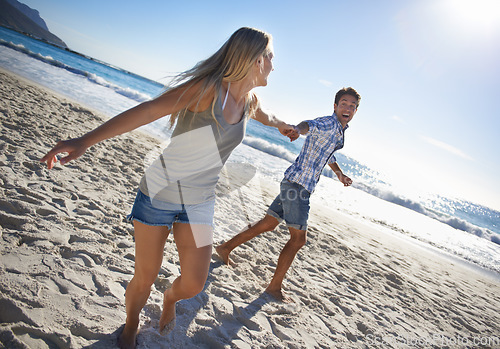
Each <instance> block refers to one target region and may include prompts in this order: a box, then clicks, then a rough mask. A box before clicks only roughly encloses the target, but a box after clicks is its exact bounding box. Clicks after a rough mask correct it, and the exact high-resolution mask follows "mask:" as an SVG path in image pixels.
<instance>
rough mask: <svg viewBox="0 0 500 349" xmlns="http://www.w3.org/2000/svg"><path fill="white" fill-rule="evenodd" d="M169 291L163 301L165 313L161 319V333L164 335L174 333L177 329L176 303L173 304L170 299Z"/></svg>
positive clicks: (163, 312)
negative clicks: (175, 328)
mask: <svg viewBox="0 0 500 349" xmlns="http://www.w3.org/2000/svg"><path fill="white" fill-rule="evenodd" d="M168 291H169V290H167V291H165V295H164V300H163V311H162V313H161V318H160V328H159V332H160V333H161V334H162V335H166V334H167V333H169V332H170V331H172V330H173V329H174V327H175V304H176V302H171V301H169V299H168Z"/></svg>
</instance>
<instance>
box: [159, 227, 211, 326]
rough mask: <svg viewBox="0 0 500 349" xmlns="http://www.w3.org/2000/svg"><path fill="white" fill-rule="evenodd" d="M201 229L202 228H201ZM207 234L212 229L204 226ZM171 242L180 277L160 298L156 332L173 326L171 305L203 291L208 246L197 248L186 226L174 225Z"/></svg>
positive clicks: (173, 317)
mask: <svg viewBox="0 0 500 349" xmlns="http://www.w3.org/2000/svg"><path fill="white" fill-rule="evenodd" d="M202 228H203V227H202ZM205 229H206V230H207V234H212V228H211V227H209V226H206V228H205ZM173 230H174V239H175V243H176V245H177V251H178V253H179V262H180V265H181V275H180V276H179V277H178V278H177V279H175V281H174V282H173V283H172V287H171V288H169V289H168V290H166V291H165V294H164V298H163V313H162V316H161V319H160V331H163V330H164V329H165V328H166V327H167V326H168V327H169V329H171V326H169V325H170V324H171V323H173V320H174V319H175V304H176V303H177V301H179V300H181V299H187V298H191V297H194V296H196V295H197V294H198V293H200V292H201V291H202V290H203V287H204V286H205V282H206V280H207V276H208V270H209V266H210V260H211V257H212V245H206V246H202V247H199V248H198V247H197V246H196V242H195V240H194V237H193V233H192V230H191V226H190V224H186V223H176V224H174V228H173Z"/></svg>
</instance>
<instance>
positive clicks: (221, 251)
mask: <svg viewBox="0 0 500 349" xmlns="http://www.w3.org/2000/svg"><path fill="white" fill-rule="evenodd" d="M215 252H217V254H218V255H219V257H220V259H222V262H223V263H224V264H225V265H232V264H233V262H232V261H231V260H230V259H229V253H231V251H228V250H227V249H226V248H224V244H222V245H219V246H217V247H216V248H215Z"/></svg>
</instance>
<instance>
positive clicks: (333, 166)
mask: <svg viewBox="0 0 500 349" xmlns="http://www.w3.org/2000/svg"><path fill="white" fill-rule="evenodd" d="M328 166H330V168H331V169H332V170H333V172H335V174H336V175H337V178H338V179H339V181H340V182H341V183H342V184H344V187H348V186H350V185H351V184H352V179H350V178H349V177H347V176H346V175H345V174H344V173H343V172H342V170H341V169H340V167H339V165H338V164H337V163H336V162H334V163H333V164H328Z"/></svg>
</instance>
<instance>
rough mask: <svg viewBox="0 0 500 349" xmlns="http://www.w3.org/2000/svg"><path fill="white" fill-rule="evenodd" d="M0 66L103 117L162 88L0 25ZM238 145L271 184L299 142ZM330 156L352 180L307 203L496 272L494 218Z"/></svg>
mask: <svg viewBox="0 0 500 349" xmlns="http://www.w3.org/2000/svg"><path fill="white" fill-rule="evenodd" d="M0 66H1V67H3V68H5V69H7V70H10V71H13V72H15V73H17V74H19V75H21V76H24V77H26V78H28V79H30V80H33V81H35V82H37V83H39V84H41V85H44V86H46V87H48V88H50V89H52V90H54V91H56V92H58V93H60V94H63V95H66V96H68V97H69V98H71V99H74V100H76V101H78V102H80V103H82V104H84V105H86V106H88V107H90V108H93V109H95V110H98V111H100V112H101V113H103V114H105V115H107V116H109V117H112V116H114V115H116V114H117V113H119V112H122V111H124V110H126V109H128V108H130V107H132V106H134V105H137V104H138V103H141V102H144V101H146V100H149V99H151V98H154V97H155V96H157V95H158V94H160V93H161V92H162V91H163V90H164V86H163V85H162V84H161V83H158V82H155V81H151V80H149V79H146V78H143V77H141V76H138V75H136V74H133V73H130V72H127V71H124V70H122V69H120V68H118V67H114V66H111V65H109V64H106V63H103V62H99V61H97V60H95V59H92V58H91V57H86V56H84V55H81V54H76V53H74V52H70V51H67V50H63V49H60V48H57V47H54V46H51V45H48V44H46V43H43V42H40V41H38V40H34V39H32V38H29V37H26V36H24V35H22V34H19V33H16V32H14V31H11V30H9V29H6V28H3V27H0ZM268 88H272V87H268ZM318 116H322V115H318ZM143 131H145V132H147V133H150V134H152V135H154V136H156V137H158V138H160V139H167V138H168V137H169V135H170V132H171V131H170V130H169V129H168V126H167V122H166V120H163V119H160V120H158V121H156V122H154V123H152V124H150V125H146V126H143ZM243 143H244V144H243V145H241V146H239V147H238V148H237V149H236V150H235V151H234V153H233V154H232V155H231V157H230V160H229V161H230V162H233V163H246V164H251V166H252V167H253V168H254V170H255V171H256V172H258V174H259V176H261V177H263V178H268V179H270V180H273V181H275V182H276V186H278V182H279V181H280V180H281V178H282V176H283V172H284V171H285V169H286V168H287V167H288V166H289V165H290V162H291V161H293V160H294V159H295V157H296V156H297V154H298V152H299V151H300V148H301V146H302V144H303V139H302V138H301V139H299V140H297V141H295V142H289V140H288V138H285V137H282V136H281V135H280V134H279V132H278V131H277V130H276V129H273V128H269V127H265V126H263V125H261V124H259V123H258V122H255V121H253V120H250V122H249V124H248V128H247V135H246V137H245V140H244V142H243ZM346 147H348V140H347V143H346ZM336 157H337V160H338V162H339V164H340V166H341V168H342V169H343V170H344V172H345V173H346V174H347V175H349V176H350V177H351V178H352V179H353V181H354V183H353V185H352V187H350V188H344V187H343V185H341V184H340V183H339V182H338V180H337V179H336V178H335V176H334V175H333V173H332V171H331V170H329V169H327V170H325V171H324V172H323V178H321V180H320V182H319V184H318V187H317V189H316V191H315V193H314V194H313V196H312V198H311V200H312V201H313V202H316V203H318V204H320V205H322V206H323V207H326V208H328V209H331V210H335V211H337V212H341V213H343V214H346V215H349V216H351V217H355V218H356V219H359V220H362V221H364V222H366V223H367V224H374V225H377V226H378V227H382V228H383V229H386V230H387V231H388V232H390V233H391V234H398V235H404V236H407V237H408V238H409V239H412V240H414V241H418V243H421V244H424V245H427V246H429V247H431V248H433V249H437V250H439V251H441V252H442V253H447V254H451V255H453V256H456V257H458V258H460V259H463V260H466V261H469V262H471V263H473V264H474V265H476V266H480V267H481V268H485V269H487V270H489V271H494V272H496V273H500V212H498V211H496V210H494V209H492V208H489V207H485V206H482V205H480V204H477V203H473V202H469V201H467V200H464V199H457V198H449V197H443V196H440V195H438V194H433V193H425V194H424V193H413V192H412V190H411V188H400V187H398V188H396V187H393V186H391V185H390V184H389V183H388V181H387V182H386V181H384V180H383V178H382V177H381V175H380V174H379V173H378V172H377V170H376V169H372V168H369V167H367V166H365V165H363V164H361V163H359V162H358V161H356V160H355V159H353V158H350V157H347V156H345V155H343V154H342V153H341V152H340V153H337V154H336ZM277 188H278V187H277Z"/></svg>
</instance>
